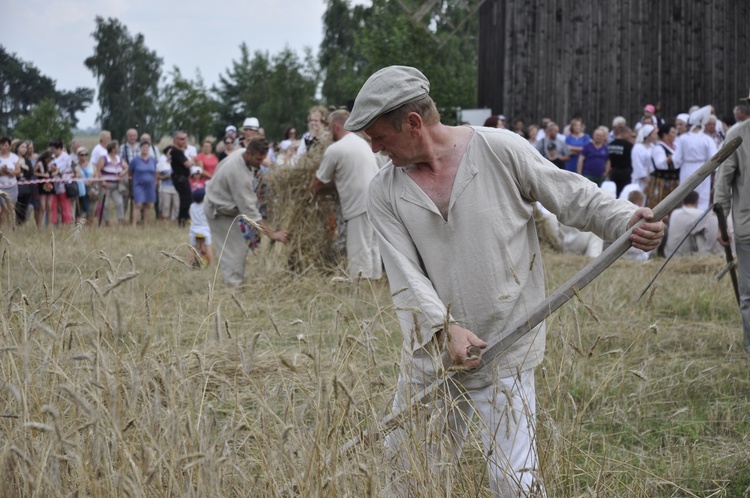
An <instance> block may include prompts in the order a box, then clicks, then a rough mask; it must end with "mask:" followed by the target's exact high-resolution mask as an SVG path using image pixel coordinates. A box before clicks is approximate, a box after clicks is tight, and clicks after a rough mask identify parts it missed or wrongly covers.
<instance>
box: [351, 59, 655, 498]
mask: <svg viewBox="0 0 750 498" xmlns="http://www.w3.org/2000/svg"><path fill="white" fill-rule="evenodd" d="M428 93H429V82H428V81H427V79H426V78H425V77H424V75H423V74H422V73H421V72H419V71H418V70H416V69H414V68H411V67H404V66H391V67H387V68H384V69H381V70H380V71H378V72H376V73H375V74H373V75H372V76H371V77H370V78H369V79H368V80H367V82H366V83H365V84H364V86H363V87H362V89H361V90H360V92H359V95H358V96H357V99H356V101H355V103H354V108H353V110H352V113H351V116H350V118H349V120H348V121H347V122H346V128H347V129H348V130H350V131H357V130H364V131H365V133H367V135H369V137H370V138H371V140H372V150H373V152H379V151H384V152H385V153H386V154H388V156H389V157H390V159H391V163H392V164H391V165H387V166H386V167H384V168H383V169H382V170H380V172H379V173H378V174H377V175H376V176H375V178H374V179H373V181H372V183H371V184H370V190H369V195H368V203H367V205H368V207H367V209H368V216H369V219H370V221H371V222H372V224H373V226H374V227H375V230H376V232H377V234H378V240H379V244H380V252H381V255H382V257H383V260H384V263H385V268H386V273H387V274H388V279H389V282H390V285H391V289H392V290H393V293H394V298H393V299H394V305H395V307H396V309H398V310H400V311H399V320H400V322H401V327H402V332H403V339H404V342H403V349H402V361H401V373H400V376H399V381H398V390H397V394H396V399H395V400H394V407H400V406H405V405H406V404H407V403H408V400H409V397H410V396H411V395H412V394H414V393H416V392H417V391H418V390H420V389H422V388H423V387H425V386H426V385H429V384H431V383H432V382H433V381H434V380H435V379H436V378H437V377H438V376H439V375H440V372H441V371H442V369H443V368H444V367H446V366H455V367H459V368H462V369H466V370H467V371H466V372H464V373H462V374H461V375H460V376H458V380H457V382H455V383H452V384H451V386H450V388H449V389H447V390H446V391H447V392H443V393H442V394H443V397H442V398H440V399H439V400H437V401H436V402H435V403H433V404H432V405H430V406H431V410H432V413H431V414H430V417H429V424H428V426H429V430H428V429H418V428H417V429H416V430H417V431H418V432H417V434H416V435H415V434H414V433H411V434H409V429H399V430H396V431H394V432H392V433H391V434H389V435H388V437H387V438H386V450H387V451H386V452H387V454H388V455H389V457H390V458H392V460H393V462H394V464H395V469H394V472H393V474H392V475H390V476H389V482H388V489H387V492H389V493H392V494H396V495H408V494H412V495H418V494H419V491H418V489H419V486H420V483H419V482H418V481H419V479H420V476H423V475H425V473H424V469H427V473H428V474H429V475H431V476H432V475H437V476H440V473H441V472H443V469H450V468H455V465H451V464H453V463H455V462H454V461H452V459H454V458H456V457H457V456H458V455H459V454H460V450H461V445H462V443H463V439H464V436H465V434H466V431H467V427H468V424H469V422H470V420H471V418H472V417H473V414H474V412H475V411H476V412H477V413H478V415H479V417H480V418H479V423H480V427H481V432H482V440H483V443H484V446H485V455H486V456H487V460H488V462H487V464H488V471H489V472H488V474H489V476H490V487H491V490H492V492H493V495H494V496H519V495H527V494H530V493H533V492H535V490H536V491H539V492H542V493H543V489H542V488H541V483H540V482H538V481H537V482H535V477H534V476H535V475H538V472H537V471H538V460H537V456H536V448H535V431H534V426H535V395H534V392H535V391H534V370H533V369H534V367H535V366H537V365H538V364H539V363H540V362H541V361H542V358H543V355H544V341H545V327H544V324H542V325H540V326H538V327H536V328H535V329H533V330H531V331H530V332H528V333H527V334H526V335H525V336H524V337H522V338H521V339H520V340H519V341H517V342H516V343H515V344H514V345H513V346H511V347H510V348H509V349H508V350H507V351H505V352H504V353H503V354H501V355H500V356H498V357H497V358H496V359H495V360H494V361H493V363H492V364H491V365H490V366H488V367H486V368H483V369H481V370H478V371H474V372H472V371H471V370H472V369H475V368H476V367H478V366H480V364H481V363H482V358H481V353H480V354H478V355H476V354H473V352H474V350H476V348H480V349H484V348H486V347H487V343H488V341H491V340H494V339H497V338H498V337H501V336H503V332H504V331H505V328H506V326H507V325H508V324H510V323H512V322H514V321H516V320H517V319H521V318H525V317H526V316H527V311H528V310H530V309H532V308H533V307H534V306H535V305H537V304H538V303H540V302H541V301H542V300H543V299H544V289H545V286H544V272H543V269H542V265H541V259H540V258H541V254H540V249H539V241H538V238H537V233H536V228H535V225H534V218H533V205H534V202H536V201H539V202H541V204H542V205H543V206H544V207H545V208H547V209H548V210H549V211H550V212H552V213H553V214H555V215H556V216H557V217H558V219H559V220H560V222H562V223H564V224H566V225H569V226H573V227H576V228H578V229H581V230H587V231H593V232H594V233H596V234H597V235H599V236H600V237H602V238H603V239H605V240H613V239H615V238H616V237H618V236H619V235H621V234H622V233H624V232H625V231H626V230H627V229H628V227H630V226H632V225H633V224H634V223H636V222H637V221H638V220H640V219H641V218H646V219H647V220H650V219H651V218H652V216H653V214H652V213H651V211H650V210H649V209H646V208H638V209H636V207H635V206H632V205H631V204H630V203H627V202H624V201H617V200H615V199H613V198H612V197H611V196H608V195H606V194H604V193H603V192H602V191H601V190H600V189H599V188H597V186H596V185H595V184H594V183H592V182H590V181H589V180H587V179H585V178H583V177H581V176H579V175H575V174H572V173H570V172H567V171H564V170H560V169H558V168H557V167H555V166H554V165H553V164H551V163H550V162H548V161H547V160H545V159H544V158H542V157H541V156H540V155H539V154H538V153H537V152H536V150H535V149H534V148H533V147H532V146H531V145H529V144H528V142H527V141H526V140H524V139H523V138H521V137H519V136H518V135H516V134H515V133H512V132H510V131H508V130H500V129H489V128H472V127H466V126H460V127H451V126H445V125H443V124H441V123H440V116H439V114H438V112H437V109H436V107H435V104H434V102H433V101H432V99H431V98H430V97H429V95H428ZM662 236H663V224H662V223H661V222H652V221H649V222H646V223H644V224H643V225H641V227H640V228H638V229H636V230H635V232H634V233H633V235H632V237H631V241H632V243H633V245H634V246H635V247H638V248H640V249H643V250H651V249H654V248H656V247H657V246H658V245H659V242H660V241H661V238H662ZM446 328H447V330H446ZM413 421H414V420H413ZM439 421H442V422H443V423H442V425H441V424H440V423H438V422H439ZM435 427H442V428H443V429H444V433H445V434H446V436H447V437H445V438H442V440H441V441H442V442H441V444H439V445H434V444H432V441H435V438H430V434H431V432H430V431H431V430H434V428H435ZM421 438H425V440H424V441H421V440H420V439H421ZM415 441H419V443H420V444H419V445H418V448H419V449H421V448H422V447H425V449H426V450H427V451H425V452H424V453H426V455H427V456H426V457H425V458H421V459H420V458H416V457H415V453H420V452H419V451H417V452H415V448H414V443H415ZM421 443H423V444H421ZM435 460H442V461H441V462H436V461H435ZM425 462H426V463H425ZM415 466H422V467H420V468H419V469H415V468H414V467H415ZM430 472H432V474H430ZM438 482H440V483H441V485H443V486H445V487H446V488H450V473H449V472H448V473H447V475H446V476H440V477H439V479H438ZM445 492H446V493H448V494H450V493H451V491H450V489H446V490H445Z"/></svg>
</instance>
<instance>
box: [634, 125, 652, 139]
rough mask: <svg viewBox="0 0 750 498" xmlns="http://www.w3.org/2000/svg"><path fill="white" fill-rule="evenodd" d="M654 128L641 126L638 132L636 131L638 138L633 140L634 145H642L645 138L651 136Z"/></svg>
mask: <svg viewBox="0 0 750 498" xmlns="http://www.w3.org/2000/svg"><path fill="white" fill-rule="evenodd" d="M655 129H656V128H654V127H653V125H650V124H647V125H643V126H642V127H641V129H640V130H638V136H637V137H636V138H635V143H637V144H642V143H643V142H644V141H645V140H646V137H648V136H649V135H651V134H652V133H653V132H654V130H655Z"/></svg>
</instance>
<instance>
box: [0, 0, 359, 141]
mask: <svg viewBox="0 0 750 498" xmlns="http://www.w3.org/2000/svg"><path fill="white" fill-rule="evenodd" d="M3 3H4V4H5V7H4V8H3V14H4V16H3V17H4V18H5V20H6V22H4V23H3V27H2V29H1V30H0V45H3V46H4V47H5V49H6V50H7V51H8V52H11V53H15V54H16V56H17V57H19V58H20V59H23V60H25V61H28V62H31V63H33V64H34V65H35V66H36V67H37V68H38V69H39V70H40V71H41V73H42V74H44V75H46V76H49V77H50V78H52V79H53V80H55V81H56V86H57V89H58V90H74V89H75V88H77V87H88V88H94V89H96V88H97V82H96V78H94V76H93V74H92V73H91V71H90V70H89V69H88V68H86V66H84V65H83V61H84V60H85V59H86V58H87V57H89V56H91V55H93V53H94V39H93V37H92V36H91V34H92V33H93V32H94V29H95V22H94V19H95V17H96V16H101V17H103V18H105V19H106V18H110V17H112V18H115V19H117V20H119V21H120V22H121V23H123V24H124V25H125V26H127V28H128V31H129V32H130V34H131V36H132V35H135V34H136V33H141V34H142V35H143V36H144V38H145V44H146V46H147V47H148V48H149V49H151V50H153V51H155V52H156V54H157V55H158V56H159V57H161V58H162V59H163V60H164V64H163V66H162V74H163V75H166V74H168V73H169V72H170V71H171V70H172V67H173V66H178V67H179V68H180V71H181V73H182V75H183V76H185V77H188V78H190V79H194V78H195V71H196V69H200V72H201V75H202V76H203V80H204V81H205V83H206V84H207V86H209V87H210V86H211V85H212V84H213V83H216V82H218V79H219V75H220V74H223V73H225V72H226V70H227V69H228V68H229V67H230V66H231V64H232V61H233V60H237V59H239V56H240V48H239V47H240V44H241V43H242V42H245V43H246V44H247V46H248V48H249V49H250V53H251V54H252V53H253V52H255V51H256V50H260V51H264V52H268V53H269V54H270V55H274V54H276V53H278V52H280V51H282V50H283V49H284V48H285V47H287V46H288V47H289V48H291V49H292V50H294V51H295V52H297V54H298V55H299V56H300V58H301V57H302V55H303V50H304V48H305V47H310V48H311V49H312V50H313V51H314V52H315V53H317V51H318V47H319V46H320V42H321V40H322V39H323V20H322V19H323V13H324V12H325V0H222V1H220V2H218V3H214V2H201V1H196V0H182V1H175V0H151V1H147V0H5V1H4V2H3ZM370 3H371V2H370V1H368V0H354V1H353V2H352V4H370ZM98 112H99V106H98V105H97V103H96V97H95V98H94V103H93V104H92V105H91V106H89V108H88V109H87V110H86V111H85V112H83V113H79V114H78V117H79V119H80V122H79V125H78V126H79V128H81V129H85V128H87V127H90V126H95V125H96V123H95V122H96V118H97V114H98Z"/></svg>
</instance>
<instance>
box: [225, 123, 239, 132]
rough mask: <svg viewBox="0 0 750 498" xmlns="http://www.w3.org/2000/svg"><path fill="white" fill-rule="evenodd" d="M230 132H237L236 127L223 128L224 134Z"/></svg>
mask: <svg viewBox="0 0 750 498" xmlns="http://www.w3.org/2000/svg"><path fill="white" fill-rule="evenodd" d="M230 131H234V132H237V127H236V126H234V125H229V126H227V127H226V128H224V133H229V132H230Z"/></svg>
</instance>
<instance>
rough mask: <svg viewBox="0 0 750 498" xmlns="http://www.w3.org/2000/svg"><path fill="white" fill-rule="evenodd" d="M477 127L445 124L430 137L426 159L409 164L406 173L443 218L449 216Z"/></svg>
mask: <svg viewBox="0 0 750 498" xmlns="http://www.w3.org/2000/svg"><path fill="white" fill-rule="evenodd" d="M473 134H474V130H473V129H471V128H467V127H444V130H441V132H440V133H436V134H435V135H434V136H432V137H430V138H431V140H430V141H429V147H428V154H426V160H425V161H420V162H416V163H415V164H414V165H413V166H410V167H407V168H406V170H405V171H406V174H407V175H409V176H410V177H411V179H412V180H414V182H415V183H416V184H417V185H418V186H419V188H421V189H422V191H423V192H424V193H425V194H427V196H428V197H429V198H430V199H431V200H432V202H433V203H434V204H435V207H437V209H438V211H439V212H440V214H441V215H442V217H443V219H445V220H447V219H448V209H449V207H450V199H451V193H452V191H453V183H454V182H455V179H456V172H457V171H458V166H459V164H461V160H462V159H463V156H464V154H465V153H466V149H467V147H468V144H469V141H470V140H471V137H472V136H473Z"/></svg>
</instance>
